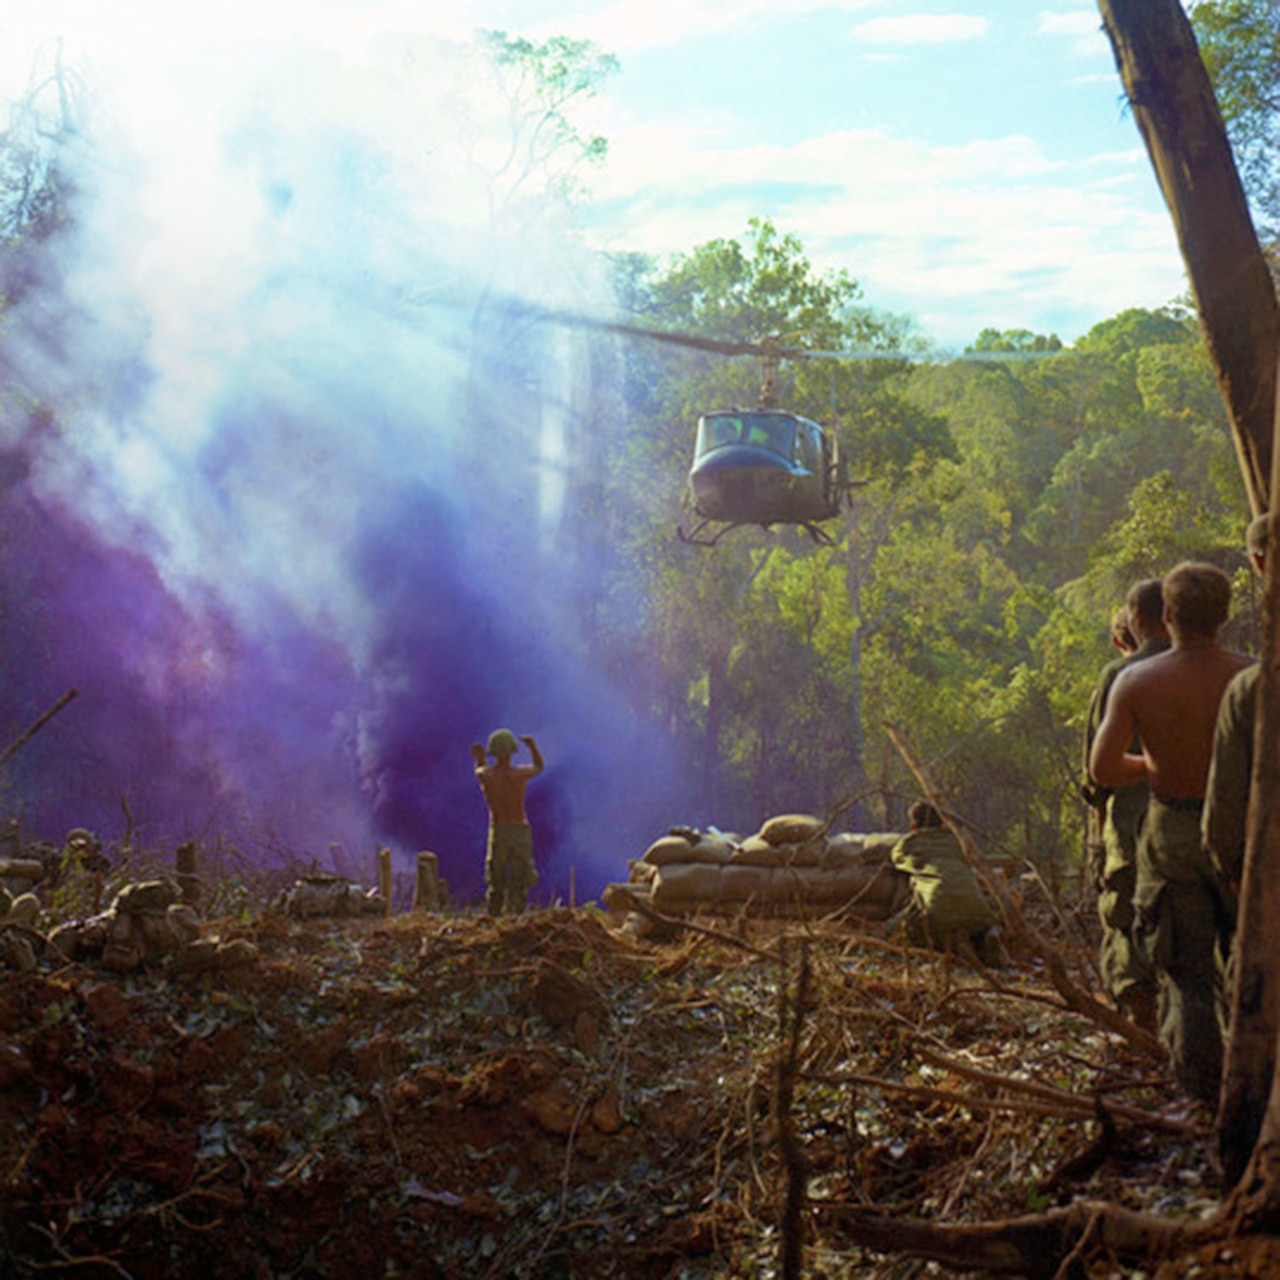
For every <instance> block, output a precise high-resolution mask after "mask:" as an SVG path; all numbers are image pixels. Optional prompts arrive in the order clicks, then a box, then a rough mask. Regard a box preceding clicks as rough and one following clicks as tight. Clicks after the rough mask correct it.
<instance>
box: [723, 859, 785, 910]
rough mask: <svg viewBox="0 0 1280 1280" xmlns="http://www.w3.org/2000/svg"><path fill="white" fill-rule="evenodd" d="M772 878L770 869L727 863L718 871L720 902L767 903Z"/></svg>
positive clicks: (771, 869)
mask: <svg viewBox="0 0 1280 1280" xmlns="http://www.w3.org/2000/svg"><path fill="white" fill-rule="evenodd" d="M772 877H773V868H772V867H753V866H740V865H737V864H735V863H727V864H726V865H725V866H724V867H722V868H721V869H720V900H721V901H722V902H768V901H770V892H771V883H772Z"/></svg>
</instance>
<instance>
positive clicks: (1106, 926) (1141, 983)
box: [1080, 640, 1169, 1009]
mask: <svg viewBox="0 0 1280 1280" xmlns="http://www.w3.org/2000/svg"><path fill="white" fill-rule="evenodd" d="M1168 647H1169V642H1168V641H1167V640H1148V641H1147V642H1146V643H1145V644H1143V645H1141V646H1140V647H1139V648H1138V649H1136V650H1135V651H1134V652H1133V653H1131V654H1129V655H1128V656H1127V657H1124V658H1117V659H1116V660H1115V661H1114V662H1110V663H1108V664H1107V666H1105V667H1104V668H1103V670H1102V675H1101V676H1100V677H1099V678H1098V683H1097V686H1096V687H1095V689H1094V691H1093V696H1092V697H1091V698H1090V700H1089V716H1088V721H1087V724H1086V727H1085V739H1084V783H1083V784H1082V786H1081V788H1080V794H1081V795H1082V796H1083V797H1084V800H1085V802H1086V803H1087V804H1088V805H1089V806H1090V807H1091V808H1092V809H1094V810H1095V811H1097V813H1098V814H1099V815H1100V820H1099V825H1100V827H1101V831H1098V830H1097V829H1096V828H1095V826H1094V824H1093V822H1091V823H1090V828H1089V843H1088V860H1089V874H1090V878H1091V879H1092V882H1093V886H1094V889H1095V891H1096V892H1097V895H1098V919H1099V920H1100V921H1101V923H1102V944H1101V946H1100V948H1099V955H1098V967H1099V968H1100V969H1101V971H1102V981H1103V985H1104V986H1105V987H1106V990H1107V994H1108V995H1109V996H1110V997H1111V999H1112V1001H1114V1003H1115V1005H1116V1006H1117V1008H1121V1009H1124V1008H1129V1009H1133V1008H1134V1007H1135V1006H1139V1005H1142V1004H1146V1005H1147V1006H1148V1007H1150V1006H1151V1005H1152V1004H1153V1003H1154V1001H1155V997H1156V976H1155V970H1154V969H1153V968H1152V966H1151V962H1150V960H1149V959H1148V957H1147V956H1146V955H1145V953H1144V952H1143V951H1142V949H1141V948H1140V947H1138V946H1137V945H1136V944H1135V942H1134V936H1133V925H1134V912H1133V900H1134V891H1135V888H1136V886H1137V849H1138V828H1139V826H1140V825H1141V823H1142V817H1143V814H1145V813H1146V811H1147V796H1148V791H1147V784H1146V783H1145V782H1137V783H1134V785H1133V786H1130V787H1121V788H1119V789H1118V790H1112V789H1111V788H1109V787H1102V786H1099V785H1098V784H1097V783H1096V782H1094V781H1093V779H1092V778H1090V776H1089V752H1090V751H1091V750H1092V748H1093V740H1094V738H1095V737H1097V734H1098V726H1099V725H1100V724H1101V723H1102V717H1103V714H1104V713H1105V712H1106V709H1107V697H1108V695H1109V694H1110V692H1111V686H1112V685H1113V684H1114V683H1115V681H1116V677H1117V676H1118V675H1119V674H1120V672H1121V671H1123V670H1124V669H1125V668H1126V667H1127V666H1129V665H1130V664H1131V663H1134V662H1141V661H1142V660H1143V659H1144V658H1150V657H1154V656H1155V655H1156V654H1157V653H1163V652H1164V651H1165V650H1166V649H1167V648H1168ZM1133 746H1134V750H1137V749H1138V748H1139V744H1138V743H1137V742H1135V743H1134V744H1133Z"/></svg>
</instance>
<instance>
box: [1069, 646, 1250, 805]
mask: <svg viewBox="0 0 1280 1280" xmlns="http://www.w3.org/2000/svg"><path fill="white" fill-rule="evenodd" d="M1252 661H1253V659H1252V658H1249V657H1246V656H1245V655H1244V654H1242V653H1234V652H1232V651H1231V650H1229V649H1222V648H1219V647H1218V646H1217V645H1216V644H1209V643H1203V642H1201V643H1195V644H1179V643H1177V642H1176V641H1175V645H1174V648H1172V649H1170V650H1168V651H1167V652H1165V653H1162V654H1159V655H1157V656H1156V657H1153V658H1148V659H1147V660H1146V661H1145V662H1138V663H1134V664H1133V665H1132V666H1130V667H1127V668H1126V669H1125V670H1124V671H1123V672H1122V673H1121V675H1120V676H1119V677H1118V678H1117V679H1116V682H1115V684H1114V685H1113V686H1112V689H1111V696H1110V698H1109V699H1108V702H1107V713H1106V715H1105V716H1104V718H1103V722H1102V725H1101V726H1100V727H1099V729H1098V736H1097V738H1096V739H1095V741H1094V748H1093V753H1092V754H1091V756H1090V767H1091V769H1092V770H1093V773H1094V776H1095V778H1097V780H1098V781H1099V782H1101V783H1102V784H1103V785H1104V786H1114V785H1117V783H1118V782H1119V780H1120V779H1121V778H1122V777H1123V778H1124V779H1125V780H1127V781H1133V780H1135V779H1136V778H1141V777H1142V776H1144V775H1145V776H1146V778H1147V781H1148V782H1149V783H1150V785H1151V790H1152V791H1153V792H1154V793H1155V794H1156V795H1157V796H1161V797H1163V798H1165V799H1174V800H1199V799H1202V798H1203V797H1204V793H1205V787H1206V785H1207V782H1208V777H1209V760H1210V756H1211V754H1212V751H1213V729H1214V724H1215V723H1216V721H1217V716H1218V704H1219V703H1220V702H1221V701H1222V694H1223V691H1224V690H1225V689H1226V687H1227V685H1228V684H1229V683H1230V682H1231V678H1232V677H1233V676H1234V675H1235V674H1236V672H1238V671H1240V670H1242V669H1243V668H1244V667H1247V666H1249V665H1250V664H1251V663H1252ZM1134 732H1136V733H1137V734H1138V736H1139V737H1140V739H1141V741H1142V755H1141V760H1140V761H1139V760H1137V759H1136V758H1135V757H1134V756H1131V755H1130V756H1127V757H1126V751H1127V749H1128V745H1129V743H1130V741H1131V735H1132V733H1134ZM1104 775H1105V776H1104ZM1108 779H1112V781H1108Z"/></svg>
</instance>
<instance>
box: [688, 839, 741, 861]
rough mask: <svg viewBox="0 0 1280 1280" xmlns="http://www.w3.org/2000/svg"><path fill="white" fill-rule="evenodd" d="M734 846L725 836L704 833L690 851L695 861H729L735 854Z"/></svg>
mask: <svg viewBox="0 0 1280 1280" xmlns="http://www.w3.org/2000/svg"><path fill="white" fill-rule="evenodd" d="M734 852H735V850H734V847H733V845H732V844H730V843H729V841H728V840H726V839H725V838H724V837H723V836H713V835H704V836H702V837H700V838H699V840H698V843H697V844H695V845H694V846H693V848H692V849H691V851H690V857H691V860H692V861H694V862H728V861H729V860H730V858H732V857H733V855H734Z"/></svg>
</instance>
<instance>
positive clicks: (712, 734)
mask: <svg viewBox="0 0 1280 1280" xmlns="http://www.w3.org/2000/svg"><path fill="white" fill-rule="evenodd" d="M728 684H729V644H728V642H727V641H726V642H725V643H720V642H717V643H716V645H715V648H714V649H713V650H712V653H711V657H710V658H709V659H708V661H707V740H706V745H705V747H704V751H705V755H704V756H703V762H702V770H703V773H702V794H703V795H704V796H705V797H706V805H707V812H708V813H709V814H712V815H714V817H715V820H716V821H717V822H723V821H724V817H723V815H722V814H721V813H720V737H721V723H722V721H723V719H724V695H725V690H726V689H727V687H728Z"/></svg>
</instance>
